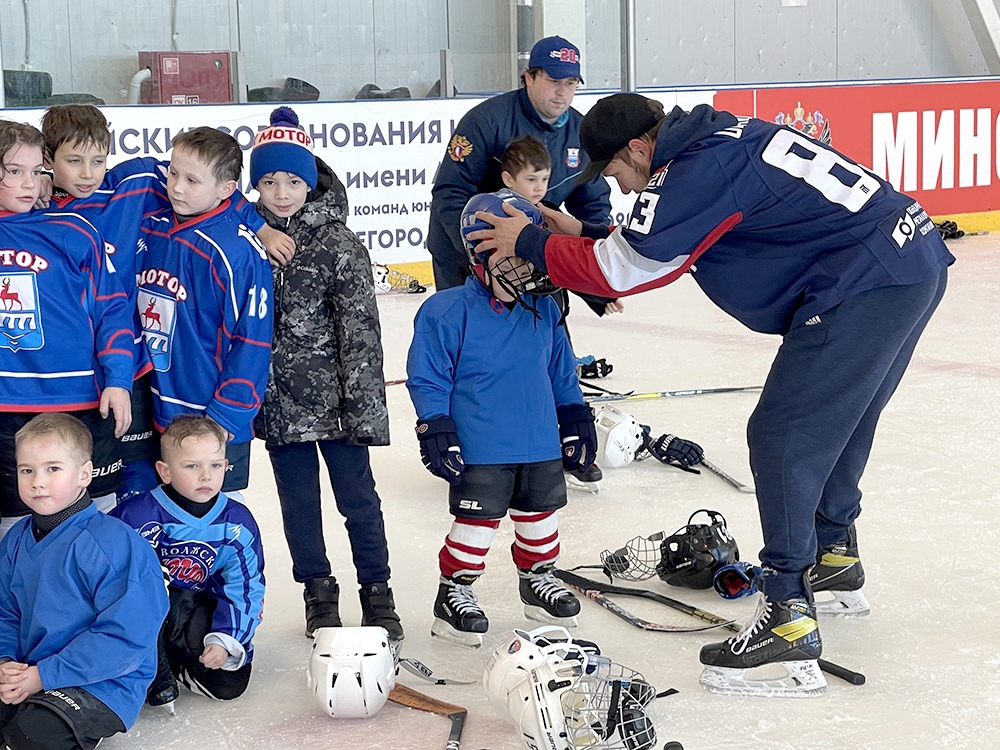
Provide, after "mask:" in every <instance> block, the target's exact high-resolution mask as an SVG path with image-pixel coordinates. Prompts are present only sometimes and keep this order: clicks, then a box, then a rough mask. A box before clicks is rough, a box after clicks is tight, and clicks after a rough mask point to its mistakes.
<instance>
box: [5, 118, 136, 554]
mask: <svg viewBox="0 0 1000 750" xmlns="http://www.w3.org/2000/svg"><path fill="white" fill-rule="evenodd" d="M43 143H44V139H43V137H42V134H41V133H40V132H38V130H36V129H35V128H33V127H31V126H29V125H23V124H21V123H15V122H8V121H3V122H0V248H2V249H0V313H2V314H0V514H2V515H3V517H4V520H3V522H2V523H0V535H2V533H3V532H4V531H6V530H7V529H9V528H10V527H11V526H12V525H13V524H14V523H15V522H16V521H17V520H18V518H19V517H21V516H24V515H26V514H27V513H28V509H27V508H26V507H25V506H24V504H23V503H21V501H20V498H19V497H18V492H17V481H16V476H15V473H14V435H15V433H16V432H17V431H18V430H19V429H20V428H21V427H23V426H24V425H25V424H26V423H27V422H28V421H29V420H30V419H31V418H32V416H33V415H34V414H37V413H39V412H47V411H62V412H72V413H75V414H76V415H77V416H78V417H79V418H80V419H81V420H82V421H83V422H84V423H85V424H86V425H87V427H88V428H89V429H90V430H91V432H92V433H93V434H94V436H95V441H96V446H97V451H96V453H97V455H98V459H97V461H96V462H95V463H96V464H97V466H98V470H97V474H98V479H104V478H105V477H106V475H108V474H111V473H114V472H112V471H111V469H112V468H113V465H114V462H115V460H116V459H114V454H115V452H116V451H115V446H116V442H115V437H116V436H121V435H122V434H124V433H125V431H126V430H127V429H128V427H129V424H130V422H131V409H130V404H129V390H130V389H131V386H132V376H133V372H134V368H135V351H136V347H135V340H134V339H135V335H134V332H133V326H132V319H133V313H132V308H131V307H130V306H129V304H128V295H127V294H126V292H125V291H124V289H123V287H122V283H121V281H122V280H121V275H120V274H118V273H117V272H116V271H115V267H114V265H113V264H112V263H111V262H110V258H109V256H108V254H107V252H106V245H105V241H104V238H103V237H102V236H101V234H100V233H99V232H98V231H97V229H96V228H95V227H94V226H93V224H91V223H90V222H88V221H86V220H85V219H84V218H82V217H81V216H79V215H78V214H75V213H72V212H69V211H61V210H48V209H47V210H44V211H32V210H31V209H32V207H33V206H34V204H35V201H36V200H37V199H38V195H39V191H40V186H41V182H40V176H41V170H42V160H43V156H42V146H43ZM112 414H113V416H114V419H108V417H110V416H111V415H112Z"/></svg>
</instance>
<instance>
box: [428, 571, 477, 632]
mask: <svg viewBox="0 0 1000 750" xmlns="http://www.w3.org/2000/svg"><path fill="white" fill-rule="evenodd" d="M475 580H476V576H459V577H458V578H441V583H440V584H439V585H438V592H437V597H436V598H435V599H434V624H433V625H431V635H436V636H438V637H439V638H442V639H443V640H446V641H449V642H451V643H455V644H457V645H459V646H467V647H469V648H479V647H480V646H482V645H483V633H485V632H486V631H487V630H489V627H490V621H489V620H488V619H487V618H486V613H485V612H483V609H482V607H480V606H479V600H477V599H476V594H475V592H474V591H473V590H472V583H473V582H474V581H475Z"/></svg>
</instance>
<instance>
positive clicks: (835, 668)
mask: <svg viewBox="0 0 1000 750" xmlns="http://www.w3.org/2000/svg"><path fill="white" fill-rule="evenodd" d="M552 573H553V574H554V575H555V576H556V578H559V579H560V580H562V581H563V582H564V583H566V584H569V585H570V586H573V587H574V588H578V587H585V588H588V589H593V590H595V591H598V592H600V593H602V594H620V595H622V596H635V597H638V598H640V599H649V600H650V601H654V602H659V603H660V604H665V605H666V606H668V607H670V608H671V609H676V610H677V611H679V612H683V613H684V614H687V615H691V616H692V617H697V618H698V619H699V620H704V621H705V622H711V623H713V624H715V625H717V626H719V627H721V628H723V629H725V630H729V631H732V632H734V633H738V632H739V631H740V626H739V625H737V624H736V623H735V622H733V621H732V620H726V619H725V618H722V617H719V616H718V615H713V614H712V613H711V612H706V611H705V610H703V609H698V608H697V607H692V606H691V605H690V604H685V603H684V602H681V601H678V600H677V599H671V598H670V597H669V596H664V595H663V594H658V593H656V592H655V591H649V590H648V589H633V588H628V587H626V586H615V585H614V584H612V583H602V582H600V581H592V580H591V579H589V578H584V577H583V576H578V575H576V574H575V573H570V572H569V571H568V570H560V569H558V568H557V569H554V570H553V571H552ZM817 661H818V663H819V668H820V669H822V670H823V671H824V672H826V673H827V674H831V675H833V676H834V677H839V678H840V679H842V680H844V681H845V682H849V683H851V684H852V685H864V684H865V676H864V675H863V674H861V673H860V672H854V671H852V670H850V669H848V668H847V667H842V666H840V665H839V664H834V663H833V662H830V661H827V660H826V659H818V660H817Z"/></svg>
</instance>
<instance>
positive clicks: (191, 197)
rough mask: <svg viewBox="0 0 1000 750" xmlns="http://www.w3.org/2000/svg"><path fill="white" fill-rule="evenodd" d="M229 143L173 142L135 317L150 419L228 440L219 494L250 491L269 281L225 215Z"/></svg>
mask: <svg viewBox="0 0 1000 750" xmlns="http://www.w3.org/2000/svg"><path fill="white" fill-rule="evenodd" d="M241 167H242V157H241V156H240V147H239V144H238V143H237V142H236V139H235V138H233V137H232V136H230V135H226V134H225V133H222V132H221V131H219V130H215V129H214V128H207V127H201V128H195V129H194V130H191V131H188V132H186V133H183V134H182V135H180V136H178V137H177V138H175V139H174V150H173V153H172V154H171V159H170V166H169V168H168V169H167V195H168V197H169V199H170V204H171V209H170V210H166V211H161V212H158V213H155V214H152V215H149V216H147V217H146V218H145V219H143V222H142V227H141V231H142V236H141V237H140V238H139V242H138V249H139V252H138V262H139V264H140V267H141V270H140V272H139V276H138V286H139V289H138V310H139V317H140V322H141V324H142V333H143V338H144V340H145V343H146V348H147V351H148V352H149V355H150V358H151V359H152V362H153V373H152V388H153V418H154V422H155V424H156V426H157V428H158V429H160V430H163V429H165V428H166V427H167V425H169V424H170V423H171V422H172V421H173V420H174V419H175V418H176V417H178V416H180V415H182V414H201V415H207V416H209V417H211V418H212V419H214V420H215V421H216V422H218V423H219V424H220V425H222V427H223V428H224V429H225V430H226V431H227V432H228V434H229V441H230V443H229V446H228V450H227V458H228V459H229V462H230V464H232V466H233V468H232V469H231V470H230V472H229V474H228V476H227V478H226V484H225V486H224V487H223V489H225V490H226V491H227V492H232V491H236V490H242V489H244V488H246V486H247V484H248V483H249V472H250V440H251V438H252V437H253V418H254V415H255V414H256V413H257V411H258V409H259V408H260V405H261V401H262V399H263V396H264V390H265V387H266V386H267V373H268V367H269V363H270V353H271V333H272V320H273V315H272V296H273V295H272V289H273V286H272V281H271V266H270V265H269V263H268V260H267V253H266V251H265V249H264V247H263V245H261V244H260V242H259V240H258V239H257V237H256V235H254V234H253V232H251V231H250V230H249V229H248V228H247V226H246V224H245V223H244V222H243V220H242V218H241V217H240V215H239V214H238V213H237V212H236V211H235V210H234V209H233V205H232V198H231V196H233V194H234V193H235V191H236V181H237V180H238V179H239V175H240V169H241Z"/></svg>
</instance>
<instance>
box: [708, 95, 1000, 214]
mask: <svg viewBox="0 0 1000 750" xmlns="http://www.w3.org/2000/svg"><path fill="white" fill-rule="evenodd" d="M994 104H996V105H997V106H996V107H994V106H993V105H994ZM713 106H715V107H716V108H718V109H725V110H729V111H730V112H733V113H735V114H741V115H752V116H754V117H759V118H760V119H762V120H769V121H772V122H779V123H783V124H785V125H789V126H791V127H793V128H796V129H797V130H800V131H802V132H803V133H806V134H808V135H810V136H812V137H814V138H817V139H820V140H823V141H825V142H828V143H830V144H831V145H832V146H833V147H834V148H836V149H837V150H838V151H840V152H842V153H844V154H846V155H847V156H849V157H851V158H852V159H854V160H855V161H857V162H859V163H861V164H863V165H864V166H866V167H868V168H869V169H871V170H872V171H873V172H874V173H875V174H877V175H879V176H880V177H882V178H884V179H886V180H888V181H889V182H891V183H892V184H893V185H894V186H895V187H896V188H897V189H900V190H902V191H903V192H904V193H907V194H908V195H911V196H913V197H914V198H916V199H917V200H919V201H920V203H921V204H922V205H923V206H924V208H925V209H927V212H928V213H930V214H932V215H934V216H944V215H953V214H967V213H976V212H982V211H998V210H1000V81H997V80H982V81H966V82H944V81H942V82H940V83H898V84H882V85H837V86H812V87H809V86H803V87H788V88H760V89H740V90H726V91H717V92H716V93H715V99H714V104H713Z"/></svg>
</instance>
